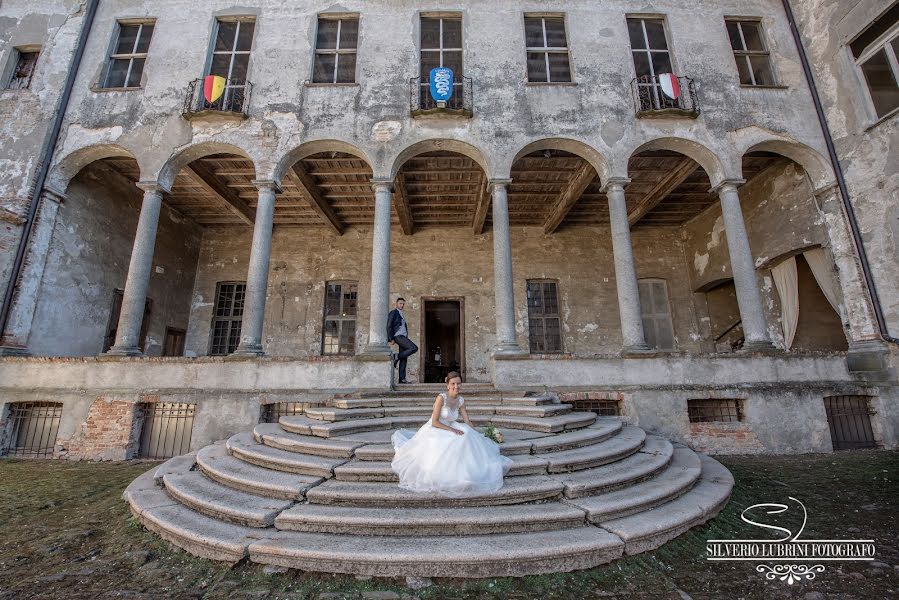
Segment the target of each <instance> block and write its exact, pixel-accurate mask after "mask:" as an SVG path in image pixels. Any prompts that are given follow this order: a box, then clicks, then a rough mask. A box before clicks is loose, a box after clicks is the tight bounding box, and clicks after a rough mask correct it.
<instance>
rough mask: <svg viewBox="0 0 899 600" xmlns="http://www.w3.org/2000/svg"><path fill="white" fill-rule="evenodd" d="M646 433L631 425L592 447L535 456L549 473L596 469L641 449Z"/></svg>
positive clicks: (542, 453) (539, 453) (538, 453)
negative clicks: (544, 461)
mask: <svg viewBox="0 0 899 600" xmlns="http://www.w3.org/2000/svg"><path fill="white" fill-rule="evenodd" d="M645 440H646V432H645V431H643V430H642V429H640V428H639V427H633V426H631V425H628V426H625V427H624V428H622V429H621V431H620V432H619V433H618V435H615V436H613V437H611V438H608V439H606V440H604V441H602V442H600V443H598V444H593V445H592V446H583V447H581V448H575V449H573V450H563V451H561V452H542V451H541V452H537V453H535V456H539V457H541V458H545V459H546V460H547V462H548V463H549V465H548V471H549V472H550V473H566V472H571V471H581V470H584V469H590V468H593V467H598V466H599V465H604V464H608V463H611V462H615V461H616V460H621V459H623V458H626V457H628V456H630V455H631V454H633V453H634V452H637V451H638V450H640V448H641V447H643V442H644V441H645Z"/></svg>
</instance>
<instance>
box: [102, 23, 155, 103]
mask: <svg viewBox="0 0 899 600" xmlns="http://www.w3.org/2000/svg"><path fill="white" fill-rule="evenodd" d="M118 25H119V26H118V31H117V32H116V39H115V42H114V43H113V44H112V49H111V50H110V53H109V63H108V64H107V66H106V77H104V78H103V86H102V87H104V88H139V87H140V80H141V77H142V76H143V74H144V63H145V62H146V60H147V51H148V50H149V48H150V39H151V38H152V37H153V30H154V29H155V27H156V24H155V22H154V21H146V22H139V23H135V22H124V21H120V22H119V24H118Z"/></svg>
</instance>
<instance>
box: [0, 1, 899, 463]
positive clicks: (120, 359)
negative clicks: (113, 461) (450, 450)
mask: <svg viewBox="0 0 899 600" xmlns="http://www.w3.org/2000/svg"><path fill="white" fill-rule="evenodd" d="M794 4H795V10H796V14H797V19H798V22H799V24H800V27H801V29H802V32H803V35H804V40H805V44H806V46H807V47H808V51H809V56H810V57H811V60H812V64H813V66H814V70H815V77H816V78H817V79H818V80H819V87H820V88H822V100H823V103H824V108H825V113H826V117H827V120H828V122H829V123H830V126H831V128H832V130H833V132H834V136H835V138H836V140H837V151H838V152H839V153H841V154H840V163H841V164H842V165H843V168H844V170H845V171H846V179H847V183H848V186H849V192H850V198H848V199H844V198H843V197H842V196H841V194H840V191H839V188H838V187H837V186H836V183H837V181H836V177H835V172H834V170H833V168H832V165H831V161H830V159H829V154H828V144H827V141H826V138H825V135H824V133H823V131H822V128H821V124H820V122H819V121H818V119H817V118H816V114H815V111H814V109H813V105H814V102H813V97H812V93H811V91H810V87H809V85H808V82H807V80H806V78H805V75H804V73H803V70H802V61H801V56H800V54H799V52H798V49H797V46H796V44H795V42H794V39H793V37H792V35H791V31H790V24H789V20H788V17H787V14H786V13H785V11H784V7H783V5H782V3H781V2H779V1H778V0H753V1H751V2H744V1H740V2H738V1H736V0H732V1H726V0H716V1H715V2H708V3H704V6H703V7H702V10H701V15H700V12H699V8H698V7H697V6H696V5H684V4H683V3H680V2H676V1H674V0H667V1H659V2H654V3H652V5H651V7H647V6H646V5H644V4H637V3H632V2H628V1H626V0H624V1H620V2H611V3H602V4H597V3H595V2H586V1H581V0H576V1H571V2H562V3H558V6H552V7H550V6H548V5H547V3H546V2H532V1H526V0H522V1H516V2H511V3H503V4H500V5H496V4H493V3H473V2H456V3H455V4H449V5H447V4H441V3H439V2H434V1H432V0H428V1H425V2H418V3H414V5H412V4H409V3H402V2H380V3H370V2H361V1H348V2H344V3H340V4H327V3H323V2H317V1H312V0H305V1H300V2H289V3H282V2H267V1H262V2H255V3H251V4H250V5H240V6H236V5H233V4H229V3H227V2H220V1H218V0H216V1H210V2H204V3H199V4H198V3H185V2H180V1H177V0H165V1H161V2H153V3H150V2H139V1H136V0H124V1H120V2H100V3H94V2H75V1H70V2H64V1H55V2H52V1H46V2H32V3H29V5H28V8H27V9H25V8H24V6H21V5H16V6H12V7H10V6H8V4H6V3H5V4H4V5H3V6H2V8H0V19H2V21H0V22H2V24H3V26H2V28H0V39H2V46H0V61H2V62H0V66H5V68H6V71H5V72H4V73H5V75H4V77H6V82H9V83H10V84H12V81H13V80H16V78H17V73H19V72H20V71H21V69H20V67H22V61H23V60H26V59H27V58H28V54H29V52H31V51H34V50H35V49H39V54H38V55H37V60H36V63H34V65H33V74H32V75H31V76H30V81H29V83H28V85H24V84H23V83H16V84H15V87H17V88H20V89H8V90H4V91H2V92H0V113H2V115H3V116H4V118H3V120H2V122H3V125H2V127H3V133H4V134H5V135H4V138H5V139H6V140H7V143H6V144H4V148H3V149H2V151H0V152H2V158H0V160H2V161H3V163H2V164H3V165H4V166H5V168H4V171H3V176H2V178H0V198H2V201H3V205H2V211H0V214H2V219H3V223H2V224H3V231H2V238H0V249H2V254H0V275H2V281H0V285H2V286H4V288H2V289H5V288H6V287H7V286H9V285H10V284H9V282H10V281H12V279H11V276H12V274H14V273H18V276H17V277H15V278H14V282H13V284H12V288H11V289H12V293H11V294H9V295H10V296H11V300H10V302H9V303H8V310H7V313H8V314H7V316H6V318H5V327H4V329H3V338H2V342H0V343H2V348H3V351H4V353H5V354H8V355H12V356H10V357H8V358H2V359H0V403H2V408H3V410H4V413H3V419H4V421H3V426H4V427H5V429H4V430H3V431H4V433H3V436H4V439H3V440H2V442H3V444H2V445H3V446H4V447H15V445H16V441H15V439H13V438H15V437H16V434H15V431H16V429H15V428H16V427H17V426H21V423H22V422H24V421H22V418H24V417H21V418H19V420H18V421H16V419H15V418H14V417H13V415H14V413H15V410H16V407H17V406H19V405H23V406H24V405H26V404H29V403H30V404H32V405H36V406H37V405H41V406H42V405H43V404H46V403H56V404H57V405H59V407H58V408H59V411H58V413H54V414H56V415H57V416H56V417H54V418H56V419H57V422H56V425H55V426H56V427H57V430H56V431H55V433H54V437H55V443H54V444H53V448H52V451H51V452H50V454H52V455H55V456H70V457H84V458H124V457H126V456H133V455H134V454H135V453H136V452H137V451H138V446H139V442H138V438H140V437H141V435H140V427H141V424H142V423H143V422H145V421H146V419H147V418H150V417H148V416H147V415H150V414H152V413H151V412H148V410H147V407H148V406H149V407H152V406H154V405H160V406H162V405H166V406H176V405H177V406H182V405H184V406H189V407H191V408H190V414H191V418H192V419H193V421H192V423H193V427H192V430H193V435H192V437H190V436H189V437H188V439H189V440H190V442H189V443H188V446H187V447H194V448H196V447H200V446H203V445H204V444H207V443H209V442H211V441H214V440H216V439H221V438H223V437H225V436H227V435H229V434H230V433H233V432H234V431H238V430H240V429H243V428H246V426H247V425H248V424H251V423H254V422H256V421H258V419H259V418H260V410H261V409H264V408H265V406H267V405H271V404H272V403H299V404H300V405H302V404H304V403H313V402H321V401H322V400H323V399H325V398H327V397H328V396H329V395H330V394H333V393H335V392H345V391H349V390H386V389H389V388H390V387H391V386H392V385H393V383H394V378H395V375H394V373H395V372H394V371H393V370H392V369H391V364H390V360H389V352H390V348H389V346H388V345H387V343H386V341H387V340H386V333H385V323H386V315H387V312H388V311H389V309H390V308H391V305H392V302H393V300H394V299H395V298H396V297H398V296H403V297H405V298H406V299H407V301H408V305H407V309H406V318H407V320H408V322H409V326H410V337H411V338H412V339H413V340H416V341H418V343H419V345H420V347H421V352H420V353H419V354H418V355H416V356H414V357H413V358H412V359H410V371H409V372H410V376H411V377H412V378H414V379H416V380H418V381H421V382H437V381H440V380H441V378H442V375H443V374H444V373H445V372H446V371H447V370H448V369H451V368H458V369H461V370H462V371H463V374H464V377H465V380H466V382H468V383H484V384H491V385H493V386H495V387H496V388H499V389H546V388H548V389H551V390H554V391H556V392H558V393H560V394H567V395H568V397H572V398H581V399H589V398H594V399H596V398H599V399H604V400H605V401H608V402H611V403H612V404H611V406H612V407H613V408H612V409H610V410H615V411H617V412H619V413H620V414H622V415H624V416H625V417H626V418H628V419H630V420H632V421H634V422H635V423H637V424H639V425H640V426H642V427H644V428H648V429H651V430H653V431H657V432H660V433H662V434H664V435H666V436H669V437H671V438H676V439H680V440H682V441H685V442H687V443H690V444H692V445H694V446H696V447H700V448H702V449H704V450H708V451H713V452H715V451H717V452H808V451H829V450H830V449H831V448H832V447H833V446H832V443H833V440H832V436H833V435H834V429H833V427H834V425H833V419H834V418H835V417H834V414H833V413H834V411H835V410H836V409H833V406H835V405H834V404H833V403H834V402H835V400H834V399H835V398H836V399H847V398H848V399H849V400H845V402H849V403H850V404H851V405H852V406H853V407H854V409H853V410H856V411H857V412H859V414H858V415H854V416H853V417H852V418H853V419H855V418H856V417H857V418H859V419H863V420H865V422H866V423H867V422H868V420H870V432H869V433H868V434H866V435H867V437H868V438H869V442H871V443H874V444H877V445H881V446H885V447H894V446H895V445H896V444H897V436H899V406H897V400H899V392H897V386H896V366H895V365H896V362H897V359H896V357H897V351H896V346H895V343H892V342H891V341H890V329H889V328H890V327H892V328H893V329H895V328H896V327H897V326H899V324H896V320H897V319H899V316H897V315H899V313H897V310H899V309H897V306H899V305H897V297H899V296H897V294H896V290H895V285H896V280H897V278H896V277H894V276H891V274H895V271H896V268H897V266H896V265H897V260H896V258H897V257H896V249H895V248H896V247H895V244H894V243H893V240H894V237H895V234H896V228H895V227H894V225H895V221H896V215H895V212H896V210H897V209H896V201H895V198H896V180H897V177H899V175H897V173H896V171H897V169H896V164H897V161H896V160H895V152H894V151H893V150H894V147H895V144H896V135H895V127H896V120H895V113H894V112H893V113H890V114H889V115H885V116H883V117H879V118H878V120H877V123H876V124H875V125H874V127H870V125H871V124H872V123H871V122H870V115H868V116H867V117H866V116H864V115H863V114H862V113H860V112H859V111H858V110H857V108H856V107H857V104H856V103H855V101H854V100H853V98H855V95H858V94H865V93H867V92H866V91H865V89H864V86H863V84H864V80H863V79H861V80H860V79H859V75H858V73H857V72H855V71H852V69H858V68H859V67H858V65H857V64H856V63H854V62H853V63H847V57H846V44H848V43H851V41H852V39H854V38H855V36H858V35H859V34H860V32H863V30H864V29H865V28H866V27H868V26H870V25H871V23H875V21H876V20H877V19H878V18H880V17H881V16H882V15H883V14H885V13H884V10H883V9H884V8H889V7H884V6H883V5H884V3H883V2H876V1H869V2H862V3H857V6H858V7H857V8H855V9H852V10H848V8H846V7H848V5H849V4H850V3H847V2H837V1H834V2H826V1H823V0H822V1H821V2H816V1H802V2H798V1H797V2H794ZM94 5H96V6H94ZM94 8H95V9H96V12H95V13H94V12H93V9H94ZM891 10H892V9H891ZM893 12H895V11H893ZM834 14H838V15H841V16H840V21H839V22H840V27H838V28H830V27H829V25H828V23H829V21H828V20H827V19H826V18H825V17H824V15H834ZM710 24H713V25H710ZM878 26H881V25H878ZM890 31H892V30H890ZM82 32H86V34H85V35H84V43H83V46H81V47H80V50H82V51H83V53H82V52H79V35H81V34H82ZM883 35H889V31H885V32H884V33H883ZM877 39H878V40H880V39H882V38H877ZM891 56H892V55H891ZM26 62H27V61H26ZM73 64H76V65H77V67H75V68H73V67H72V66H71V65H73ZM25 66H27V65H25ZM438 66H445V67H451V68H453V69H454V71H455V73H454V75H455V81H456V85H455V86H454V94H453V96H452V99H451V100H450V101H449V102H448V103H447V104H446V106H438V105H436V104H434V103H433V100H432V99H431V97H430V94H429V91H428V88H427V75H428V73H429V70H430V68H431V67H438ZM666 73H671V74H674V75H675V76H676V77H675V80H676V82H677V86H678V87H679V88H680V93H679V94H678V93H677V92H675V91H674V90H673V89H671V88H667V87H663V85H662V80H663V79H664V78H662V77H660V75H663V74H666ZM70 74H71V75H72V76H73V80H72V87H71V94H70V95H68V96H67V95H65V94H64V93H63V92H62V91H61V90H63V89H64V87H65V86H64V85H63V82H64V80H65V79H66V77H67V76H69V75H70ZM207 75H218V76H221V77H223V78H224V80H225V81H224V88H223V91H222V95H221V96H220V97H218V98H213V96H214V94H213V95H210V96H209V98H206V97H204V93H205V90H204V85H205V84H206V80H205V77H206V76H207ZM422 77H423V78H424V79H423V80H422V79H421V78H422ZM422 81H424V82H425V83H424V85H423V84H422ZM667 81H668V80H666V82H667ZM213 83H214V82H213ZM672 85H673V83H672ZM63 101H64V102H63ZM62 104H64V106H62ZM57 114H59V115H61V118H62V121H61V123H60V132H59V136H58V139H57V138H54V139H51V140H50V146H51V148H52V152H51V154H50V155H49V158H48V160H47V161H46V163H45V164H46V166H47V169H46V177H45V178H43V185H42V186H41V190H40V193H37V194H35V193H34V192H33V190H32V189H31V187H33V183H34V181H35V180H36V178H38V176H39V175H40V174H41V171H40V169H41V160H40V157H41V148H42V146H43V145H44V142H45V140H46V139H48V138H49V137H52V136H50V134H51V133H52V127H51V122H52V121H53V118H54V116H55V115H57ZM891 144H892V145H891ZM874 148H879V149H880V150H878V151H874ZM35 198H37V199H39V203H38V204H35V205H34V206H35V210H34V211H33V212H34V217H33V218H30V217H29V210H28V209H29V207H30V206H32V202H33V199H35ZM847 200H848V203H847ZM847 204H848V206H850V207H852V208H853V210H854V212H855V214H856V216H857V217H858V222H859V224H860V228H861V235H862V238H863V240H864V241H865V244H866V247H865V248H864V250H867V252H861V251H860V249H859V247H858V246H857V245H856V244H855V243H854V240H853V235H852V223H851V221H850V216H849V213H848V212H847ZM891 211H892V212H891ZM884 223H889V225H888V226H885V225H884ZM25 231H28V232H29V235H28V243H27V245H25V246H24V247H23V248H24V261H22V265H21V268H19V269H16V268H15V266H16V262H17V261H16V259H15V255H16V251H17V248H18V246H19V239H20V238H21V237H22V235H23V232H25ZM865 256H870V257H871V260H870V261H869V264H870V269H871V271H872V272H873V273H874V284H875V287H876V289H877V291H878V298H877V299H876V301H875V298H874V297H873V296H872V294H871V293H870V286H869V285H868V282H867V280H866V274H865V270H864V269H863V260H864V259H865ZM797 306H798V309H797V308H796V307H797ZM878 311H879V312H880V313H882V314H883V315H885V319H881V318H879V314H878ZM882 321H885V322H882ZM884 325H885V326H884ZM15 355H18V356H15ZM841 401H842V400H841ZM703 407H706V409H707V410H711V411H713V412H715V411H719V412H721V411H723V412H721V415H719V416H720V417H721V418H705V417H703V413H702V411H703V410H706V409H704V408H703ZM54 410H56V409H54ZM263 412H264V411H263ZM869 413H870V414H869ZM15 414H18V413H15ZM716 414H717V413H716ZM714 416H715V415H713V417H714ZM829 419H830V422H829ZM106 421H108V423H114V424H115V425H112V426H109V425H107V426H104V422H106ZM16 423H18V425H16ZM866 427H867V425H866ZM863 437H864V436H863Z"/></svg>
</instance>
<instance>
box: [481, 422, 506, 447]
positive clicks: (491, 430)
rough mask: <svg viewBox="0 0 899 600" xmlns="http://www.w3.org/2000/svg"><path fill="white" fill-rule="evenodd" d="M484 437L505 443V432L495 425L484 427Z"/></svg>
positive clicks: (498, 442)
mask: <svg viewBox="0 0 899 600" xmlns="http://www.w3.org/2000/svg"><path fill="white" fill-rule="evenodd" d="M484 437H486V438H488V439H491V440H493V441H494V442H496V443H497V444H502V443H503V434H502V433H500V432H499V429H497V428H496V426H495V425H492V424H491V425H488V426H487V427H486V428H485V429H484Z"/></svg>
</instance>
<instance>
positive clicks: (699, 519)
mask: <svg viewBox="0 0 899 600" xmlns="http://www.w3.org/2000/svg"><path fill="white" fill-rule="evenodd" d="M699 458H700V461H701V462H702V474H701V475H700V476H699V481H697V482H696V485H694V486H693V487H692V488H691V489H690V490H689V491H688V492H687V493H685V494H683V495H682V496H680V497H678V498H677V499H675V500H672V501H671V502H668V503H666V504H663V505H661V506H659V507H657V508H653V509H651V510H647V511H644V512H641V513H638V514H635V515H631V516H629V517H623V518H620V519H613V520H610V521H606V522H605V523H603V525H602V526H603V528H605V529H607V530H609V531H611V532H612V533H614V534H615V535H616V536H618V537H620V538H621V539H622V540H623V541H624V543H625V553H627V554H639V553H640V552H646V551H647V550H652V549H654V548H658V547H659V546H661V545H662V544H664V543H665V542H667V541H669V540H672V539H674V538H676V537H677V536H679V535H680V534H682V533H684V532H685V531H687V530H689V529H692V528H693V527H696V526H697V525H701V524H703V523H705V522H706V521H708V520H709V519H711V518H712V517H714V516H715V515H717V514H718V512H719V511H720V510H721V509H722V508H724V506H725V505H726V504H727V501H728V499H729V498H730V493H731V490H732V489H733V486H734V478H733V476H732V475H731V474H730V472H729V471H728V470H727V469H726V468H724V466H723V465H721V463H719V462H718V461H716V460H714V459H712V458H709V457H708V456H700V457H699Z"/></svg>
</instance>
